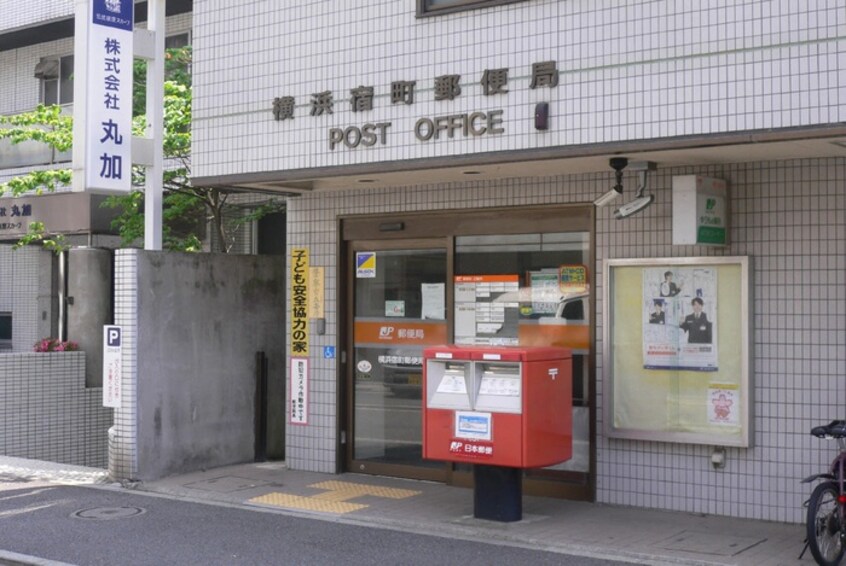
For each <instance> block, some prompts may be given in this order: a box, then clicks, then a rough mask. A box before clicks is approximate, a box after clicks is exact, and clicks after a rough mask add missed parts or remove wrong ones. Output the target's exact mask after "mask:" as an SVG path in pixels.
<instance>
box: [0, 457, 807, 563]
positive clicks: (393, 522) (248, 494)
mask: <svg viewBox="0 0 846 566" xmlns="http://www.w3.org/2000/svg"><path fill="white" fill-rule="evenodd" d="M15 474H29V477H32V478H38V479H40V480H44V481H54V482H56V483H68V482H71V483H77V484H80V483H83V484H84V483H90V484H95V485H96V484H100V485H102V484H103V483H104V481H105V479H104V475H105V473H104V472H103V471H102V470H92V469H85V468H74V467H72V466H62V465H60V464H51V463H44V462H35V461H32V460H20V459H14V458H6V457H0V482H2V481H4V478H9V477H11V476H13V475H15ZM7 481H8V480H7ZM115 485H116V484H112V487H110V489H115V488H116V487H115ZM121 489H122V488H121ZM135 489H136V490H138V491H142V492H150V493H151V494H156V495H159V496H166V497H172V498H178V499H185V500H190V501H194V502H202V503H209V504H218V505H229V506H238V507H242V508H247V509H253V510H255V511H257V512H272V513H284V514H288V515H300V516H304V517H309V518H317V519H322V520H327V521H336V522H342V523H349V524H357V525H364V526H372V527H378V528H385V529H392V530H396V531H403V532H414V533H419V534H431V535H437V536H444V537H450V538H455V539H464V540H474V541H484V542H493V543H498V544H506V545H513V546H520V547H525V548H532V549H539V550H548V551H553V552H561V553H566V554H575V555H582V556H589V557H594V558H607V559H614V560H622V561H628V562H632V563H641V564H689V565H706V564H707V565H711V564H737V565H750V566H751V565H774V566H775V565H788V564H814V561H813V559H812V558H811V556H810V552H806V553H805V556H804V557H803V559H802V560H801V561H800V560H798V556H799V553H800V552H801V551H802V547H803V546H804V543H803V540H804V527H803V526H802V525H787V524H781V523H769V522H763V521H751V520H743V519H731V518H726V517H717V516H701V515H694V514H688V513H677V512H666V511H654V510H646V509H636V508H629V507H617V506H610V505H602V504H595V503H584V502H575V501H563V500H559V499H547V498H540V497H529V496H525V497H524V498H523V520H522V521H519V522H516V523H498V522H491V521H482V520H478V519H474V518H473V491H472V490H471V489H465V488H457V487H450V486H445V485H442V484H436V483H430V482H420V481H412V480H401V479H395V478H383V477H375V476H364V475H357V474H343V475H326V474H317V473H310V472H300V471H293V470H288V469H286V467H285V465H284V464H283V463H261V464H242V465H237V466H228V467H224V468H217V469H213V470H208V471H205V472H196V473H192V474H186V475H181V476H174V477H171V478H167V479H164V480H160V481H156V482H152V483H145V484H142V485H138V486H135Z"/></svg>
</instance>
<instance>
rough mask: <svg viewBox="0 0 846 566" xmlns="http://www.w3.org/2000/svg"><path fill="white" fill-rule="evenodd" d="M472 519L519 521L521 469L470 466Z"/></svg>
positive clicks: (521, 504) (520, 509) (521, 495)
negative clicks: (471, 475)
mask: <svg viewBox="0 0 846 566" xmlns="http://www.w3.org/2000/svg"><path fill="white" fill-rule="evenodd" d="M473 517H475V518H476V519H487V520H488V521H500V522H503V523H510V522H514V521H520V520H522V519H523V470H521V469H520V468H506V467H504V466H484V465H480V464H476V465H474V466H473Z"/></svg>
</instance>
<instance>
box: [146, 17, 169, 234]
mask: <svg viewBox="0 0 846 566" xmlns="http://www.w3.org/2000/svg"><path fill="white" fill-rule="evenodd" d="M165 3H166V0H149V1H148V2H147V29H148V30H149V31H152V32H154V34H155V57H153V58H152V59H150V60H149V61H147V137H149V138H152V140H153V165H152V166H150V167H147V175H146V186H145V189H144V249H145V250H161V249H162V174H163V170H164V167H163V165H164V157H163V152H162V144H163V142H164V40H165Z"/></svg>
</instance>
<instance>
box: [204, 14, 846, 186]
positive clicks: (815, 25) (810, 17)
mask: <svg viewBox="0 0 846 566" xmlns="http://www.w3.org/2000/svg"><path fill="white" fill-rule="evenodd" d="M194 24H195V25H194V31H195V42H194V44H195V65H194V80H195V83H194V84H195V87H196V89H195V93H194V163H195V171H194V172H195V174H196V175H198V176H212V175H226V174H240V173H245V172H256V171H274V170H296V169H308V168H312V167H323V166H335V165H348V164H360V163H371V162H380V161H395V160H405V159H415V158H427V157H435V156H449V155H461V154H466V153H482V152H494V151H503V150H516V149H527V148H535V147H556V146H571V145H581V144H596V143H606V142H617V141H629V140H641V139H654V138H666V137H674V136H690V135H703V134H711V133H722V132H736V131H744V130H761V129H769V128H786V127H799V126H812V125H817V124H827V123H833V122H842V121H844V120H846V78H844V77H846V72H844V71H846V6H844V3H843V1H842V0H814V1H812V2H795V1H793V0H772V1H769V0H768V1H760V0H704V1H701V2H655V1H652V0H636V1H633V2H626V3H620V2H618V1H614V0H597V1H587V0H570V1H566V2H563V1H559V0H531V1H525V2H517V3H513V4H507V5H504V6H497V7H491V8H486V9H481V10H471V11H466V12H460V13H455V14H449V15H443V16H439V17H430V18H416V17H415V2H413V1H412V0H385V1H383V2H378V3H373V2H364V1H352V2H343V3H338V2H328V1H321V2H314V1H310V0H291V1H288V2H284V3H273V2H265V3H256V4H253V5H251V8H250V9H249V10H245V9H244V7H243V6H242V5H241V4H237V3H236V4H232V3H224V2H219V1H213V0H197V1H196V2H195V3H194ZM543 61H555V62H556V63H557V68H558V71H559V80H560V83H559V85H558V86H557V87H556V88H546V87H542V88H538V89H536V90H532V89H530V88H529V83H530V77H531V66H532V64H533V63H538V62H543ZM497 68H508V70H509V75H508V77H509V78H508V86H507V88H508V91H509V92H508V93H507V94H497V95H493V96H484V95H483V94H482V87H481V85H480V84H479V81H480V80H481V77H482V73H483V72H484V70H485V69H497ZM445 74H460V75H461V89H462V92H461V94H460V96H458V98H456V99H455V100H452V101H435V100H434V79H435V77H437V76H439V75H445ZM398 80H413V81H417V85H416V88H417V91H416V97H415V103H414V104H412V105H405V104H391V102H390V95H389V93H390V84H391V82H392V81H398ZM362 85H363V86H372V87H374V89H375V90H374V92H375V95H376V96H375V99H374V108H373V110H370V111H363V112H352V111H351V110H350V103H349V98H350V89H353V88H355V87H358V86H362ZM322 91H331V92H332V95H333V98H334V100H335V104H334V109H333V113H332V114H324V115H321V116H311V115H310V101H311V98H312V97H311V95H312V94H313V93H318V92H322ZM283 96H293V97H294V98H295V101H296V110H295V115H294V118H293V119H291V120H282V121H275V120H274V117H273V114H272V101H273V99H274V98H276V97H283ZM538 101H548V102H549V104H550V115H551V127H550V129H549V131H547V132H543V133H541V132H536V131H535V130H534V128H533V125H532V124H533V120H532V117H533V111H534V106H535V103H536V102H538ZM495 109H502V110H503V112H504V113H503V118H504V129H505V133H503V134H501V135H488V134H486V135H482V136H478V137H470V138H468V137H465V136H464V135H463V134H460V133H459V134H458V135H457V136H456V137H455V138H453V139H448V138H447V139H440V140H430V141H428V142H421V141H417V140H416V139H415V137H414V135H413V131H414V124H415V122H416V121H417V120H418V119H419V118H422V117H435V116H442V115H453V114H464V113H469V112H475V111H482V112H487V111H490V110H495ZM380 122H390V123H391V126H390V128H389V129H388V133H387V141H386V143H385V144H384V145H381V144H378V143H377V144H376V145H375V146H373V147H363V146H359V147H358V148H356V149H346V148H344V147H339V148H337V149H336V150H334V151H330V149H329V143H328V134H329V130H330V128H346V127H348V126H354V125H355V126H361V125H363V124H365V123H380Z"/></svg>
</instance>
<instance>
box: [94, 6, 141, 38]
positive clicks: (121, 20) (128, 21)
mask: <svg viewBox="0 0 846 566" xmlns="http://www.w3.org/2000/svg"><path fill="white" fill-rule="evenodd" d="M93 7H94V19H93V20H92V21H93V23H95V24H97V25H101V26H108V27H112V28H117V29H123V30H126V31H132V20H133V16H134V13H133V10H134V8H135V6H134V2H133V1H132V0H94V5H93Z"/></svg>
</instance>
